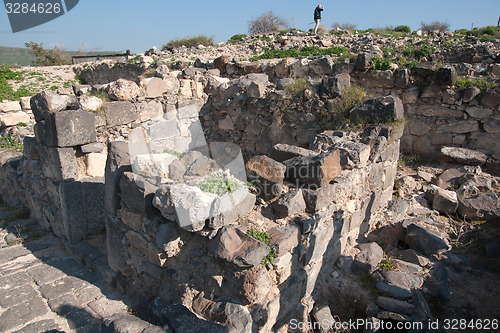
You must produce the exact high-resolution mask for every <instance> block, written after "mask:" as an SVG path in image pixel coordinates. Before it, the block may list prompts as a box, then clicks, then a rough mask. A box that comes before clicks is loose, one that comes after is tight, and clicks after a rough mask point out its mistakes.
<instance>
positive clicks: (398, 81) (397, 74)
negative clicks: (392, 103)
mask: <svg viewBox="0 0 500 333" xmlns="http://www.w3.org/2000/svg"><path fill="white" fill-rule="evenodd" d="M394 85H395V86H396V87H400V88H407V87H408V86H409V85H410V73H409V72H408V69H406V68H400V69H396V70H395V71H394Z"/></svg>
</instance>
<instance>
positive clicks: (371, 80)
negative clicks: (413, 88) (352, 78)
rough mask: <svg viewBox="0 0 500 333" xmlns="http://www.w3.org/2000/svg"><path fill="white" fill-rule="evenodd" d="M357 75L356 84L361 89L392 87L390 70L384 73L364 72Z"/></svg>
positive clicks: (392, 76)
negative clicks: (361, 87)
mask: <svg viewBox="0 0 500 333" xmlns="http://www.w3.org/2000/svg"><path fill="white" fill-rule="evenodd" d="M358 75H359V81H358V84H360V85H361V86H363V87H377V88H393V87H394V74H393V73H392V70H386V71H372V70H369V71H366V72H361V73H359V74H358Z"/></svg>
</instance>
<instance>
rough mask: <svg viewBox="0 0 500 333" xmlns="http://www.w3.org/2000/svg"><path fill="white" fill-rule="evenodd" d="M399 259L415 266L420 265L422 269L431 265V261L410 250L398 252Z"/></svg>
mask: <svg viewBox="0 0 500 333" xmlns="http://www.w3.org/2000/svg"><path fill="white" fill-rule="evenodd" d="M397 258H399V259H401V260H404V261H406V262H410V263H412V264H415V265H420V266H421V267H426V266H427V265H429V264H430V260H429V259H427V258H426V257H424V256H422V255H421V254H419V253H417V252H416V251H414V250H410V249H407V250H401V251H398V253H397Z"/></svg>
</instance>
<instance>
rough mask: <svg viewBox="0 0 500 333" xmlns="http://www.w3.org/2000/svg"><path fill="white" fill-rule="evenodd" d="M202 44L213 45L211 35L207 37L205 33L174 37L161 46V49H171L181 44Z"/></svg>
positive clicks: (187, 45) (191, 45)
mask: <svg viewBox="0 0 500 333" xmlns="http://www.w3.org/2000/svg"><path fill="white" fill-rule="evenodd" d="M200 44H201V45H203V46H213V45H214V38H213V37H207V36H205V35H200V36H196V37H187V38H181V39H174V40H171V41H170V42H168V43H167V44H165V45H163V46H162V50H165V49H173V48H177V47H181V46H185V47H193V46H198V45H200Z"/></svg>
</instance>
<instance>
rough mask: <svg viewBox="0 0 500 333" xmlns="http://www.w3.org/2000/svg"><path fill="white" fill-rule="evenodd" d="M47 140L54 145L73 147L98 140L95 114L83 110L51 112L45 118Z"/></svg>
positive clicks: (50, 144) (47, 142)
mask: <svg viewBox="0 0 500 333" xmlns="http://www.w3.org/2000/svg"><path fill="white" fill-rule="evenodd" d="M45 136H46V137H45V142H46V144H47V145H49V146H53V147H73V146H80V145H84V144H87V143H91V142H95V141H96V128H95V115H94V114H93V113H90V112H86V111H81V110H66V111H59V112H54V113H51V114H50V115H48V116H47V118H46V120H45Z"/></svg>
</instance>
